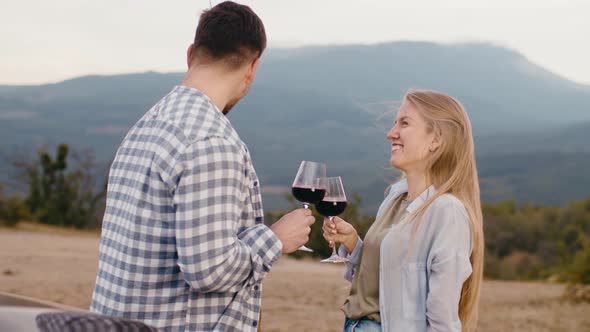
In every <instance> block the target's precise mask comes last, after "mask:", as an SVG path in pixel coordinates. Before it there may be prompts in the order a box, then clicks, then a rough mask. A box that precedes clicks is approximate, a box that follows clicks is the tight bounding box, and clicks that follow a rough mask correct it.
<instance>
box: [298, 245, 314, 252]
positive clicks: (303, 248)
mask: <svg viewBox="0 0 590 332" xmlns="http://www.w3.org/2000/svg"><path fill="white" fill-rule="evenodd" d="M297 250H301V251H307V252H313V249H309V248H308V247H306V246H301V247H299V248H297Z"/></svg>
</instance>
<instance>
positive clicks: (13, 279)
mask: <svg viewBox="0 0 590 332" xmlns="http://www.w3.org/2000/svg"><path fill="white" fill-rule="evenodd" d="M19 228H20V229H18V230H8V229H1V228H0V291H6V292H11V293H16V294H21V295H26V296H31V297H36V298H41V299H45V300H49V301H54V302H59V303H62V304H66V305H71V306H77V307H81V308H87V307H88V305H89V303H90V296H91V294H92V288H93V284H94V278H95V273H96V265H97V251H98V235H97V234H96V233H83V232H75V231H55V230H52V229H49V228H41V229H39V227H36V226H31V225H27V224H25V225H24V226H20V227H19ZM347 290H348V287H347V283H346V282H345V281H343V280H342V278H341V267H340V266H336V265H324V264H320V263H319V262H316V261H296V260H292V259H287V258H282V259H281V260H279V262H278V263H277V264H276V265H275V267H274V268H273V270H272V272H271V273H270V275H269V276H268V278H267V280H266V282H265V285H264V299H263V317H262V327H263V331H265V332H266V331H269V332H271V331H341V325H342V320H343V316H342V314H341V312H340V311H339V305H340V304H341V303H342V301H343V299H344V296H345V295H346V293H347ZM562 291H563V286H562V285H555V284H549V283H528V282H527V283H523V282H500V281H486V282H484V288H483V298H482V303H481V311H480V313H481V315H480V316H481V319H480V325H479V329H478V330H479V331H482V332H491V331H522V332H528V331H531V332H532V331H535V332H542V331H552V332H557V331H590V304H577V305H572V304H569V303H562V302H560V300H559V296H560V295H561V292H562Z"/></svg>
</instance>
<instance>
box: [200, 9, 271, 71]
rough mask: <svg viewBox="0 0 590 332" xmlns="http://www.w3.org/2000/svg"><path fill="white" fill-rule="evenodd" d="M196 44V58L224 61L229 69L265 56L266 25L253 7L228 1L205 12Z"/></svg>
mask: <svg viewBox="0 0 590 332" xmlns="http://www.w3.org/2000/svg"><path fill="white" fill-rule="evenodd" d="M193 47H194V49H193V60H194V59H196V60H197V61H199V62H207V61H218V60H223V61H225V63H226V64H227V65H228V68H229V69H237V68H239V67H241V66H242V65H244V64H246V63H247V62H250V61H253V60H254V59H257V58H258V57H260V56H261V55H262V52H263V51H264V49H265V48H266V32H265V31H264V24H263V23H262V21H261V20H260V18H259V17H258V16H257V15H256V14H255V13H254V12H253V11H252V9H250V7H248V6H245V5H241V4H237V3H235V2H232V1H225V2H222V3H220V4H218V5H216V6H214V7H213V8H211V9H208V10H205V11H203V13H202V14H201V18H200V19H199V25H198V26H197V32H196V33H195V41H194V46H193Z"/></svg>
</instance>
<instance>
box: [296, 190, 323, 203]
mask: <svg viewBox="0 0 590 332" xmlns="http://www.w3.org/2000/svg"><path fill="white" fill-rule="evenodd" d="M291 193H292V194H293V197H295V199H296V200H298V201H300V202H302V203H309V204H316V203H318V202H320V201H321V200H322V199H323V198H324V196H325V195H326V189H321V188H305V187H293V188H292V189H291Z"/></svg>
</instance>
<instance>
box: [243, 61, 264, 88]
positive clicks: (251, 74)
mask: <svg viewBox="0 0 590 332" xmlns="http://www.w3.org/2000/svg"><path fill="white" fill-rule="evenodd" d="M259 64H260V58H259V57H258V58H256V60H254V61H252V63H250V64H249V65H248V69H247V70H246V77H245V79H246V83H247V84H248V85H250V84H252V82H254V78H255V77H256V71H257V70H258V65H259Z"/></svg>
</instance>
